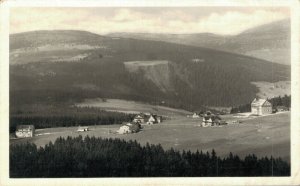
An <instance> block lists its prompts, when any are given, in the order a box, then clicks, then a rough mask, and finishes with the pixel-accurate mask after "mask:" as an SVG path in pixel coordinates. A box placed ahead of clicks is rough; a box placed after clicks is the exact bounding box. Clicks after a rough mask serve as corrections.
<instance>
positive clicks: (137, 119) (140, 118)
mask: <svg viewBox="0 0 300 186" xmlns="http://www.w3.org/2000/svg"><path fill="white" fill-rule="evenodd" d="M133 122H134V123H138V122H139V123H145V115H144V114H137V115H136V116H135V117H134V118H133Z"/></svg>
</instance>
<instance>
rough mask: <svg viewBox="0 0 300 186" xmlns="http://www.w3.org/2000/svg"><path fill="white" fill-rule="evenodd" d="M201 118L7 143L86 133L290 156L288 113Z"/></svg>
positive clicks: (71, 130) (48, 137) (53, 132)
mask: <svg viewBox="0 0 300 186" xmlns="http://www.w3.org/2000/svg"><path fill="white" fill-rule="evenodd" d="M200 122H201V119H192V118H187V117H183V116H181V117H173V118H171V119H169V120H166V121H164V122H163V123H161V124H157V125H152V126H148V125H144V126H143V127H144V128H143V130H142V131H141V132H139V133H135V134H127V135H120V134H116V133H115V131H116V130H117V129H118V128H119V127H120V126H121V125H106V126H90V127H89V129H90V131H88V132H82V133H78V132H76V130H77V127H65V128H63V127H62V128H48V129H40V130H37V131H36V135H38V136H35V137H33V138H27V139H11V140H10V143H11V144H15V143H23V142H27V141H29V142H33V143H35V144H36V145H38V146H44V145H45V144H46V143H48V142H49V141H54V140H55V139H56V138H58V137H60V136H62V137H67V136H78V135H83V136H85V135H89V136H95V137H103V138H121V139H125V140H137V141H138V142H139V143H141V144H142V145H144V144H146V143H147V142H149V143H150V144H159V143H160V144H161V145H162V146H163V147H164V148H165V149H169V148H171V147H173V148H174V149H177V150H191V151H196V150H197V149H198V150H203V151H211V150H212V149H215V150H216V152H217V154H218V155H220V156H226V155H228V153H229V152H233V153H235V154H238V155H240V156H241V157H243V156H245V155H247V154H252V153H254V154H256V155H257V156H259V157H260V156H271V155H272V156H274V157H279V156H280V157H282V158H283V159H285V160H287V161H289V158H290V112H285V113H278V114H275V115H269V116H263V117H257V118H254V119H244V120H243V122H242V123H241V124H235V125H227V126H221V127H207V128H202V127H199V126H198V125H199V124H200Z"/></svg>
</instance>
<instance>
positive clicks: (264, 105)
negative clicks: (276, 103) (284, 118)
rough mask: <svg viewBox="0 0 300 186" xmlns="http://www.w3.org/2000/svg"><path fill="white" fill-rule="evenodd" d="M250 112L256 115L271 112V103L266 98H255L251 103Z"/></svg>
mask: <svg viewBox="0 0 300 186" xmlns="http://www.w3.org/2000/svg"><path fill="white" fill-rule="evenodd" d="M251 113H252V114H254V115H258V116H261V115H265V114H271V113H272V104H271V103H270V102H269V101H268V100H266V99H258V98H255V99H254V100H253V101H252V103H251Z"/></svg>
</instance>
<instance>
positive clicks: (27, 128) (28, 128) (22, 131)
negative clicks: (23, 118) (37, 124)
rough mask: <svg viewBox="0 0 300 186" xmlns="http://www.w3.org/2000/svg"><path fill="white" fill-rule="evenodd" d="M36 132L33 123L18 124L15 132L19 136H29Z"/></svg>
mask: <svg viewBox="0 0 300 186" xmlns="http://www.w3.org/2000/svg"><path fill="white" fill-rule="evenodd" d="M34 132H35V128H34V126H33V125H18V126H17V128H16V133H15V134H16V137H17V138H29V137H33V136H34Z"/></svg>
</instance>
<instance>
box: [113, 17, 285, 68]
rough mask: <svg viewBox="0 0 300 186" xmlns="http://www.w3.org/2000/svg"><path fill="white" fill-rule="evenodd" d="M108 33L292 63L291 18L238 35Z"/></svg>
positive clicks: (114, 35)
mask: <svg viewBox="0 0 300 186" xmlns="http://www.w3.org/2000/svg"><path fill="white" fill-rule="evenodd" d="M108 36H113V37H123V38H136V39H146V40H155V41H166V42H171V43H179V44H186V45H192V46H199V47H206V48H212V49H217V50H223V51H228V52H232V53H237V54H242V55H248V56H253V57H256V58H260V59H264V60H267V61H271V62H276V63H280V64H286V65H289V64H290V37H291V36H290V20H287V19H286V20H281V21H277V22H273V23H270V24H266V25H262V26H258V27H255V28H252V29H249V30H246V31H244V32H242V33H240V34H238V35H236V36H221V35H215V34H210V33H199V34H153V33H111V34H108Z"/></svg>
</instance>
